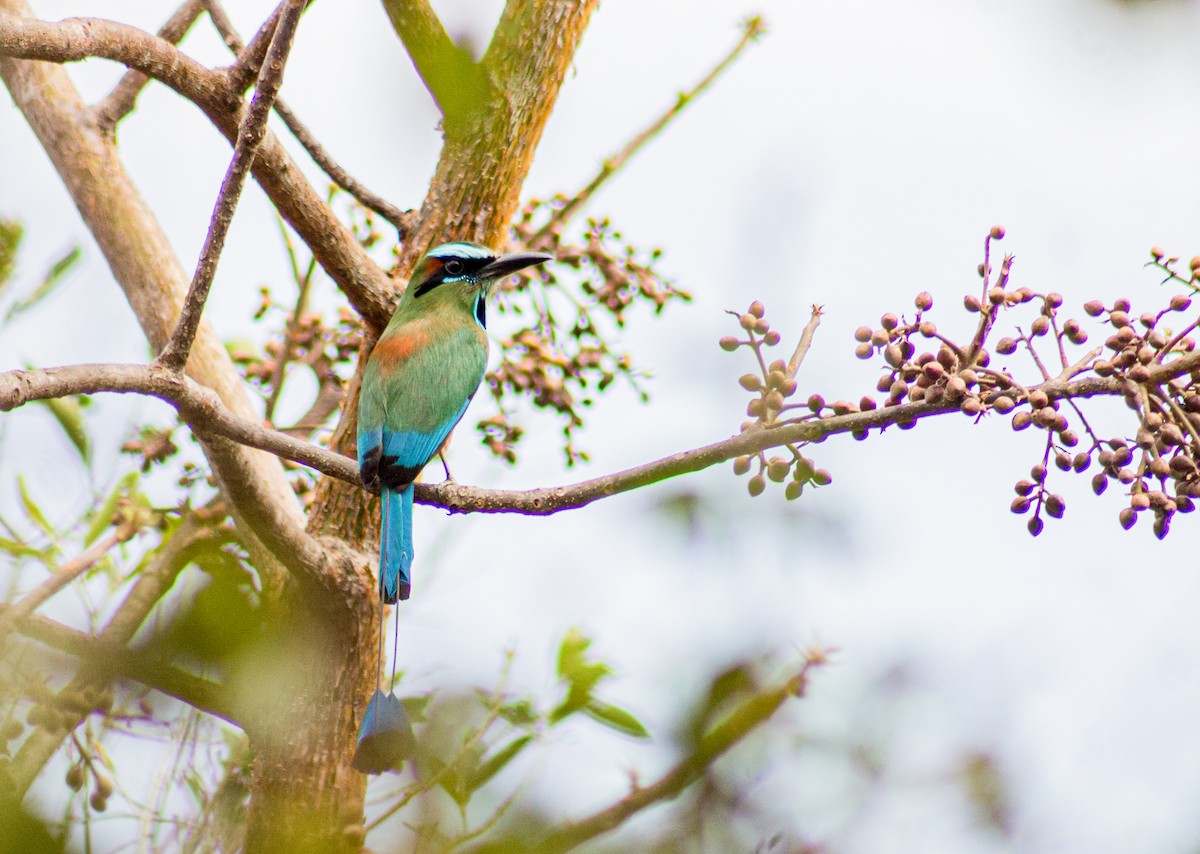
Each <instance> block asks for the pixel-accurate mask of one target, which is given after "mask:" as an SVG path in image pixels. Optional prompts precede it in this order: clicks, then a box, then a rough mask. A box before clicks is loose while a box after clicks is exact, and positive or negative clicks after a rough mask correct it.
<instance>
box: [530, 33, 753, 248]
mask: <svg viewBox="0 0 1200 854" xmlns="http://www.w3.org/2000/svg"><path fill="white" fill-rule="evenodd" d="M765 31H766V27H765V25H764V24H763V20H762V18H760V17H757V16H755V17H752V18H749V19H747V20H746V22H745V23H744V24H743V25H742V37H741V39H739V40H738V43H737V44H736V45H734V46H733V49H732V50H730V51H729V53H727V54H726V55H725V56H724V58H722V59H721V61H720V62H718V63H717V64H716V65H714V66H713V67H712V69H711V70H710V71H709V72H708V74H706V75H704V79H703V80H701V81H700V82H699V83H697V84H696V85H695V86H694V87H692V88H691V89H690V90H689V91H687V92H680V93H679V95H678V96H677V97H676V98H675V103H673V104H672V105H671V106H670V107H669V108H668V109H667V110H666V112H664V113H663V114H662V115H661V116H659V117H658V118H657V119H655V120H654V121H653V122H652V123H651V124H650V125H649V127H647V128H646V129H645V130H643V131H642V132H641V133H639V134H638V135H637V136H635V137H634V138H633V139H631V140H630V141H629V142H628V143H626V145H625V147H624V148H622V149H621V150H620V151H618V152H617V153H616V154H614V155H613V156H612V157H609V158H607V159H606V160H605V161H604V162H603V164H602V165H601V166H600V171H599V172H597V173H596V176H595V177H594V178H592V180H591V181H589V182H588V183H587V185H586V186H585V187H584V188H583V189H582V190H580V191H579V192H577V193H576V194H575V195H574V196H572V197H571V198H570V199H569V200H568V201H567V203H566V204H565V205H563V206H562V207H561V208H559V209H558V210H557V211H555V212H554V213H553V214H551V215H550V219H548V220H546V223H545V225H543V226H542V227H541V228H539V229H538V230H537V231H536V232H535V233H534V235H533V237H531V238H530V239H529V241H528V243H529V246H531V247H535V246H537V245H538V244H539V242H540V241H541V240H542V238H544V237H545V236H546V235H547V234H549V233H550V232H551V230H553V229H555V228H558V227H560V226H562V225H563V224H564V223H566V221H567V220H569V219H570V218H571V217H572V216H574V215H575V214H576V213H577V212H578V211H579V209H580V208H582V207H583V206H584V205H585V204H587V202H588V200H589V199H591V197H592V196H593V195H595V193H596V191H597V190H599V189H600V187H601V186H603V185H604V183H605V182H606V181H608V179H609V178H611V177H612V176H613V175H615V174H616V173H617V172H619V171H620V170H621V168H622V167H623V166H624V165H625V164H626V163H627V162H628V161H629V159H630V158H631V157H633V155H635V154H637V153H638V151H640V150H641V148H642V147H643V146H644V145H645V144H646V143H647V142H649V141H650V140H652V139H654V137H656V136H658V134H660V133H661V132H662V131H663V129H664V128H666V126H667V125H669V124H670V123H671V121H672V120H673V119H674V118H675V117H676V116H678V115H679V114H680V113H681V112H683V110H684V108H685V107H687V105H688V104H690V103H691V102H692V101H694V100H695V99H696V98H697V97H698V96H700V95H702V94H703V93H704V91H705V90H706V89H708V88H709V87H710V86H711V85H712V84H713V83H715V82H716V81H717V78H719V77H720V76H721V75H722V74H723V73H724V72H725V71H726V70H727V69H728V68H729V66H730V65H732V64H733V62H734V60H735V59H737V58H738V57H739V56H741V54H742V51H744V50H745V49H746V48H747V47H748V46H749V45H750V43H751V42H753V41H756V40H757V39H758V38H759V37H761V36H762V34H763V33H764V32H765Z"/></svg>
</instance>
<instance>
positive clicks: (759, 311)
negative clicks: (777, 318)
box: [747, 300, 763, 317]
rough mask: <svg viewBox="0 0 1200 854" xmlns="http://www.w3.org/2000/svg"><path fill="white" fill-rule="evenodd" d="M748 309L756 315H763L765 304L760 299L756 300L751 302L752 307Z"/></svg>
mask: <svg viewBox="0 0 1200 854" xmlns="http://www.w3.org/2000/svg"><path fill="white" fill-rule="evenodd" d="M747 311H748V312H749V313H750V314H752V315H754V316H755V317H762V316H763V304H762V303H761V302H759V301H758V300H755V301H754V302H752V303H750V308H749V309H747Z"/></svg>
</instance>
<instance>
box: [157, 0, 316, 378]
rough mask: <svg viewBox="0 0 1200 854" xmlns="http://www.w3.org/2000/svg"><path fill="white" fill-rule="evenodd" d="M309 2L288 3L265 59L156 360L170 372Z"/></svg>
mask: <svg viewBox="0 0 1200 854" xmlns="http://www.w3.org/2000/svg"><path fill="white" fill-rule="evenodd" d="M304 7H305V0H286V2H285V3H284V4H283V7H282V8H283V12H282V13H281V14H280V16H279V23H278V25H277V26H276V27H275V34H274V36H273V37H272V39H271V46H270V48H269V49H268V50H267V56H266V59H265V60H264V61H263V64H262V71H261V74H260V75H259V78H258V84H257V86H256V87H255V92H254V97H253V99H251V101H250V106H249V108H248V109H247V110H246V112H245V114H244V115H243V117H242V122H241V125H240V126H239V127H238V135H237V142H236V143H235V144H234V148H233V159H232V160H231V161H230V163H229V169H228V171H226V173H225V179H224V181H222V182H221V190H220V192H219V193H218V194H217V203H216V207H215V208H214V210H213V215H212V222H211V223H210V224H209V227H208V234H207V235H206V236H205V238H204V247H203V249H201V251H200V261H199V262H198V263H197V264H196V273H195V275H194V276H193V277H192V283H191V285H190V286H189V287H188V293H187V298H186V299H185V300H184V304H183V309H182V311H181V313H180V317H179V324H178V325H177V326H176V327H175V331H174V333H172V335H171V340H170V341H168V342H167V346H166V347H165V348H164V349H163V351H162V353H161V354H159V357H158V361H159V362H160V363H161V364H162V365H164V366H165V367H167V368H170V369H172V370H175V371H182V370H183V367H184V365H185V364H187V358H188V353H189V352H190V351H191V348H192V342H193V341H194V340H195V338H196V330H197V329H198V328H199V327H200V316H201V314H203V312H204V304H205V302H207V300H208V292H209V290H210V289H211V288H212V282H213V276H214V275H216V272H217V261H218V260H219V259H220V257H221V250H222V249H223V248H224V246H225V236H226V235H227V234H228V233H229V225H230V223H231V222H232V221H233V212H234V210H235V209H236V208H237V203H238V199H239V198H240V197H241V194H242V188H243V187H244V186H245V184H246V176H247V175H248V174H249V173H250V167H251V166H252V165H253V163H254V155H255V153H256V152H257V150H258V146H259V144H260V143H261V142H262V141H263V138H264V136H265V135H266V131H267V117H268V116H269V115H270V114H271V103H272V102H273V101H274V100H275V95H276V93H277V92H278V91H279V87H280V85H281V84H282V83H283V67H284V65H285V64H286V62H287V56H288V52H289V51H290V50H291V47H292V40H293V39H294V37H295V35H296V27H297V26H298V25H299V23H300V14H301V13H302V12H303V11H304Z"/></svg>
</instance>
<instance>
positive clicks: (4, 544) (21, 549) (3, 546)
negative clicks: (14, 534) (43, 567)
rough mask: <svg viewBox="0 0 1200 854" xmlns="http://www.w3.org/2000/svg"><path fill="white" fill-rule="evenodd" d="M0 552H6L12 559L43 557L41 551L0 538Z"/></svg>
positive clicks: (16, 541)
mask: <svg viewBox="0 0 1200 854" xmlns="http://www.w3.org/2000/svg"><path fill="white" fill-rule="evenodd" d="M0 550H3V551H6V552H8V553H9V554H10V555H12V556H13V557H44V556H45V553H44V552H43V551H42V550H41V549H35V548H34V547H33V546H30V545H27V544H25V543H22V542H20V541H18V540H9V539H6V538H4V537H0Z"/></svg>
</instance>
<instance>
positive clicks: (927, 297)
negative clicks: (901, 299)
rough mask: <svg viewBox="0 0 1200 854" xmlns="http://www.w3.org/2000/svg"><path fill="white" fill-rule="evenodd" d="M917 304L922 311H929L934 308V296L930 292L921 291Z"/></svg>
mask: <svg viewBox="0 0 1200 854" xmlns="http://www.w3.org/2000/svg"><path fill="white" fill-rule="evenodd" d="M915 303H916V306H917V308H918V309H919V310H920V311H929V309H931V308H933V295H932V294H930V293H929V291H921V292H920V293H919V294H917V298H916V300H915Z"/></svg>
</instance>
